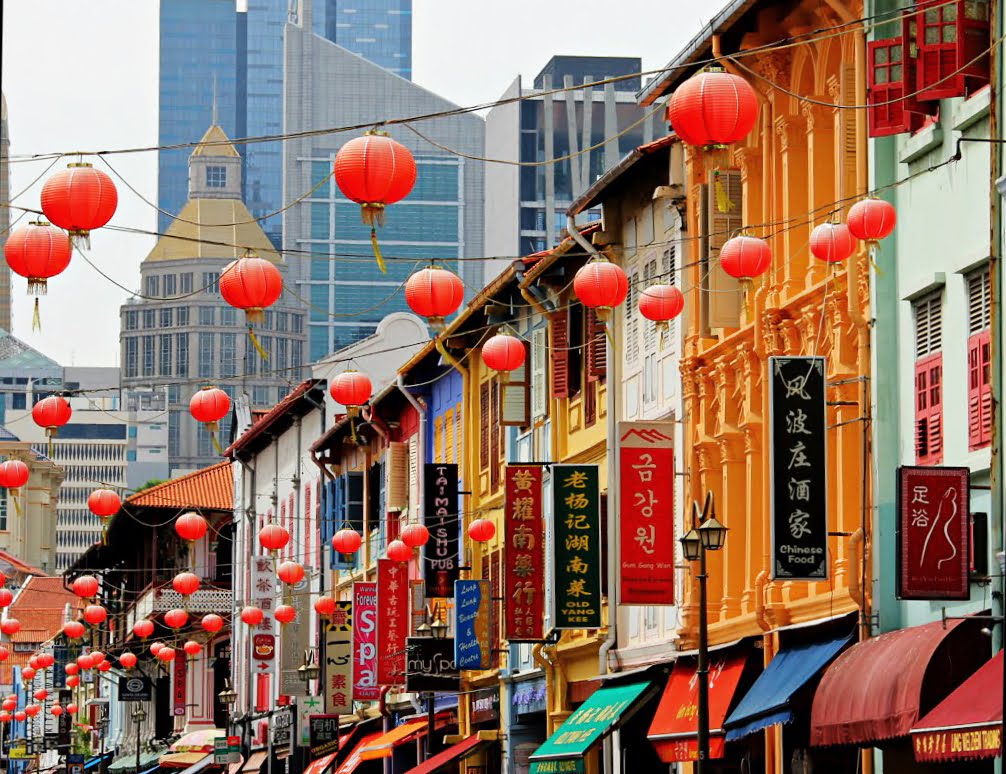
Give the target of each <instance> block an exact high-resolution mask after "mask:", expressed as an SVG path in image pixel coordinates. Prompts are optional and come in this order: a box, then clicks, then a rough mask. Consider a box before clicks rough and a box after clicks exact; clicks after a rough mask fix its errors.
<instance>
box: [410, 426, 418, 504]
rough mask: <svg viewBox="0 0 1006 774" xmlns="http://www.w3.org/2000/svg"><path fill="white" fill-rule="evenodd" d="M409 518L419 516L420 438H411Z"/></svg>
mask: <svg viewBox="0 0 1006 774" xmlns="http://www.w3.org/2000/svg"><path fill="white" fill-rule="evenodd" d="M408 464H409V516H412V517H416V516H418V515H419V438H418V437H417V436H415V435H414V436H412V437H411V438H409V463H408Z"/></svg>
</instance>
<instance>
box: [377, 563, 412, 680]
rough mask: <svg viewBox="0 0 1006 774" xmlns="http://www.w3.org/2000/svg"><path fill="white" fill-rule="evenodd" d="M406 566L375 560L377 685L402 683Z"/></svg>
mask: <svg viewBox="0 0 1006 774" xmlns="http://www.w3.org/2000/svg"><path fill="white" fill-rule="evenodd" d="M410 608H411V605H410V601H409V570H408V566H407V565H405V564H402V563H401V562H395V561H392V560H391V559H378V560H377V684H378V685H401V684H402V683H403V682H405V638H406V637H407V636H408V635H409V619H410Z"/></svg>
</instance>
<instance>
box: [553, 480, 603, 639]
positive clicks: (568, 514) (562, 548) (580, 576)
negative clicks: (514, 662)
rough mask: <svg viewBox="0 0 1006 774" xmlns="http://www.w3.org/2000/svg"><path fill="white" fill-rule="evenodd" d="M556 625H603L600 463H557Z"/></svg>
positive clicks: (579, 627) (555, 510)
mask: <svg viewBox="0 0 1006 774" xmlns="http://www.w3.org/2000/svg"><path fill="white" fill-rule="evenodd" d="M552 492H553V495H554V498H555V499H554V501H553V505H552V508H553V513H554V518H555V524H554V531H553V534H554V535H555V573H554V577H555V583H554V584H553V594H554V596H555V628H556V629H599V628H600V627H601V490H600V485H599V482H598V474H597V465H553V466H552Z"/></svg>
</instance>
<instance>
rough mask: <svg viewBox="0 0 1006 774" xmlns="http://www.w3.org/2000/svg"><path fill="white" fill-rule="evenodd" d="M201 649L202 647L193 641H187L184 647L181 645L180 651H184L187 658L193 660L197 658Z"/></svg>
mask: <svg viewBox="0 0 1006 774" xmlns="http://www.w3.org/2000/svg"><path fill="white" fill-rule="evenodd" d="M202 649H203V646H202V645H200V644H199V643H198V642H196V641H195V640H188V641H187V642H186V643H185V644H184V645H182V650H184V651H185V655H186V656H188V657H189V658H195V657H196V656H198V655H199V653H200V652H201V651H202Z"/></svg>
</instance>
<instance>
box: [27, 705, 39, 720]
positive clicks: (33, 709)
mask: <svg viewBox="0 0 1006 774" xmlns="http://www.w3.org/2000/svg"><path fill="white" fill-rule="evenodd" d="M41 711H42V708H41V707H40V706H38V705H37V704H29V705H28V706H26V707H25V708H24V714H25V715H27V716H28V717H30V718H33V717H35V716H36V715H37V714H38V713H39V712H41Z"/></svg>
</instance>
